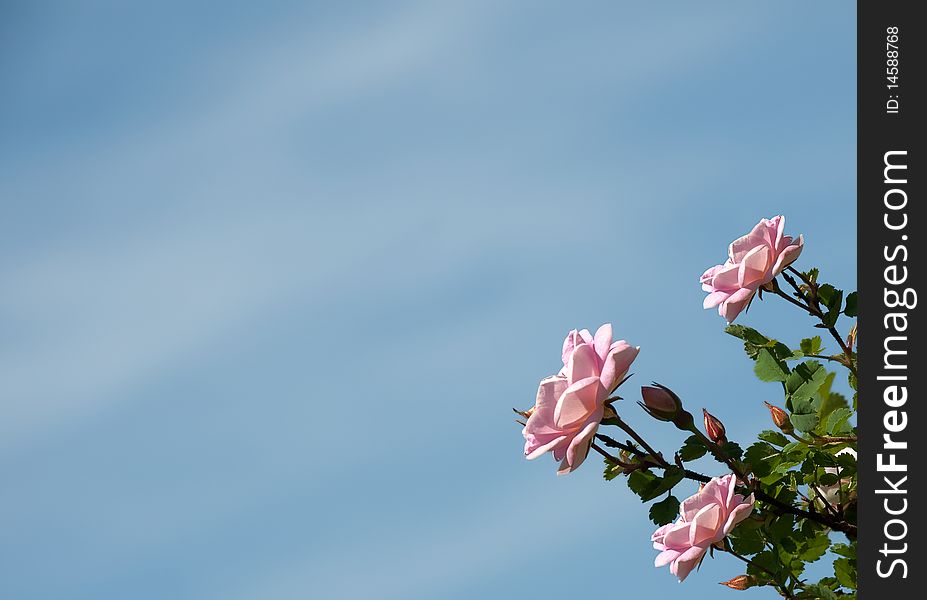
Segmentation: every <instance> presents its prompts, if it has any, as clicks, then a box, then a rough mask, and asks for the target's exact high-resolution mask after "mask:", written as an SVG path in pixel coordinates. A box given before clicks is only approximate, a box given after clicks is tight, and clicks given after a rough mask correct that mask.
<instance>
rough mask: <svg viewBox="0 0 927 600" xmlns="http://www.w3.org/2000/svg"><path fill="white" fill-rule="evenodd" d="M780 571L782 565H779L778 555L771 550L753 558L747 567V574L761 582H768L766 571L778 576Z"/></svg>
mask: <svg viewBox="0 0 927 600" xmlns="http://www.w3.org/2000/svg"><path fill="white" fill-rule="evenodd" d="M764 569H765V570H764ZM781 569H782V565H780V564H779V555H778V554H777V553H775V552H773V551H772V550H763V551H762V552H760V553H759V554H757V555H756V556H754V557H753V558H752V559H751V561H750V564H748V565H747V573H749V574H750V575H755V576H757V577H759V578H760V579H762V580H763V581H767V580H769V573H767V572H766V571H771V572H773V573H776V574H777V576H778V573H779V571H780V570H781Z"/></svg>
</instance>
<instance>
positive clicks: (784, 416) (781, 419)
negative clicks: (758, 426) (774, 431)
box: [763, 402, 795, 433]
mask: <svg viewBox="0 0 927 600" xmlns="http://www.w3.org/2000/svg"><path fill="white" fill-rule="evenodd" d="M763 404H765V405H766V408H768V409H769V414H770V416H772V420H773V423H775V424H776V427H778V428H779V429H781V430H782V431H783V433H792V432H793V431H794V430H795V429H794V428H793V427H792V421H791V420H790V419H789V413H787V412H785V411H784V410H782V409H781V408H779V407H778V406H774V405H772V404H770V403H769V402H763Z"/></svg>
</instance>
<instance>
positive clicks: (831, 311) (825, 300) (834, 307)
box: [817, 283, 843, 327]
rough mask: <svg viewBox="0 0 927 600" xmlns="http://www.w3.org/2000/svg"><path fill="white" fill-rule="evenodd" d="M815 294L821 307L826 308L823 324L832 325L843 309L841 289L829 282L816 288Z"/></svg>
mask: <svg viewBox="0 0 927 600" xmlns="http://www.w3.org/2000/svg"><path fill="white" fill-rule="evenodd" d="M817 294H818V298H819V299H820V301H821V304H822V305H823V308H825V309H826V312H825V313H824V325H826V326H827V327H833V326H834V325H835V324H836V323H837V319H838V318H839V317H840V313H841V311H842V309H843V290H838V289H837V288H835V287H834V286H832V285H830V284H829V283H825V284H824V285H822V286H820V287H819V288H818V292H817Z"/></svg>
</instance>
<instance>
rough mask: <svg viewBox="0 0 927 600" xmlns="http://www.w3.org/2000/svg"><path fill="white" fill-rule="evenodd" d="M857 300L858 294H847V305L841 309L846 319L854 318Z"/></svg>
mask: <svg viewBox="0 0 927 600" xmlns="http://www.w3.org/2000/svg"><path fill="white" fill-rule="evenodd" d="M858 299H859V294H857V293H856V292H850V293H849V294H847V303H846V307H844V309H843V314H845V315H846V316H848V317H852V318H856V316H857V314H856V303H857V301H858Z"/></svg>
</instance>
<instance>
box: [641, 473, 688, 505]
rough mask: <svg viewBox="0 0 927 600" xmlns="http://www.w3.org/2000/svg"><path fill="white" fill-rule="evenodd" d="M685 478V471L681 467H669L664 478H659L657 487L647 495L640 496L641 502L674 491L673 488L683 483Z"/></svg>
mask: <svg viewBox="0 0 927 600" xmlns="http://www.w3.org/2000/svg"><path fill="white" fill-rule="evenodd" d="M685 476H686V473H685V471H683V470H682V469H680V468H679V467H667V468H666V471H665V472H664V473H663V477H657V485H656V486H655V487H654V488H653V489H651V490H647V493H645V494H641V495H640V496H641V500H643V501H644V502H646V501H648V500H653V499H654V498H656V497H657V496H659V495H660V494H663V493H664V492H668V491H669V490H671V489H673V486H675V485H676V484H677V483H679V482H680V481H682V480H683V478H684V477H685Z"/></svg>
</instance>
